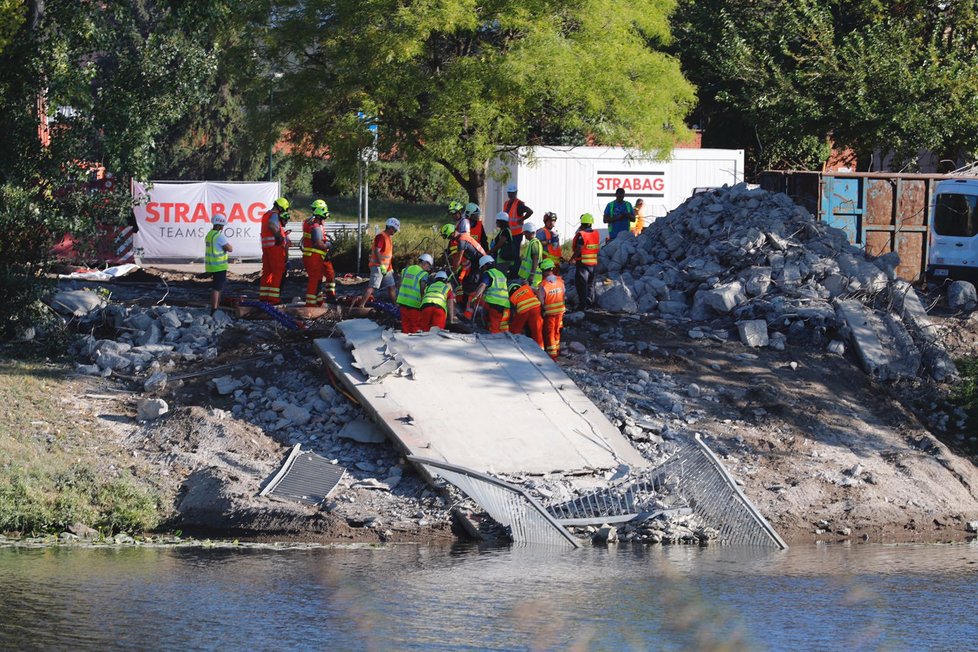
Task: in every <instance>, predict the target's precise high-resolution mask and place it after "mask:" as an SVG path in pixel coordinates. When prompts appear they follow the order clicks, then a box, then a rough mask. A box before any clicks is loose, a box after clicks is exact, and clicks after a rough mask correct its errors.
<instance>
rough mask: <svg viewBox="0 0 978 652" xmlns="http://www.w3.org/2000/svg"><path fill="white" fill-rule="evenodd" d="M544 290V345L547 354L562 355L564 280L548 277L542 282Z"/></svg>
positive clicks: (551, 355) (555, 356)
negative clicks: (561, 334) (561, 331)
mask: <svg viewBox="0 0 978 652" xmlns="http://www.w3.org/2000/svg"><path fill="white" fill-rule="evenodd" d="M540 287H541V288H542V289H543V343H544V345H545V346H544V350H545V351H546V352H547V354H548V355H549V356H550V357H551V358H553V359H554V360H556V359H557V356H558V355H560V330H561V329H562V328H563V327H564V311H565V310H566V308H565V307H564V279H562V278H560V277H559V276H557V275H553V276H548V277H547V278H545V279H543V280H542V281H541V282H540Z"/></svg>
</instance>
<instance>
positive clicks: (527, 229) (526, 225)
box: [523, 222, 537, 233]
mask: <svg viewBox="0 0 978 652" xmlns="http://www.w3.org/2000/svg"><path fill="white" fill-rule="evenodd" d="M536 232H537V227H536V225H534V224H533V222H523V233H536Z"/></svg>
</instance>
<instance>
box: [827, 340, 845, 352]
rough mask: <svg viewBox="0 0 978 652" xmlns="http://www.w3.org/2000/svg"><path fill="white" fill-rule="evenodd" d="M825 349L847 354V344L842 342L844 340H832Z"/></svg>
mask: <svg viewBox="0 0 978 652" xmlns="http://www.w3.org/2000/svg"><path fill="white" fill-rule="evenodd" d="M825 350H826V351H828V352H829V353H834V354H836V355H845V354H846V345H845V343H844V342H842V340H832V341H831V342H829V343H828V346H826V347H825Z"/></svg>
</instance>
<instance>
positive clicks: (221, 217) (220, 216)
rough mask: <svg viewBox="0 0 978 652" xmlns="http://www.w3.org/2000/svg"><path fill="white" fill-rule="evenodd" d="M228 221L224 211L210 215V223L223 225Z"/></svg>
mask: <svg viewBox="0 0 978 652" xmlns="http://www.w3.org/2000/svg"><path fill="white" fill-rule="evenodd" d="M227 223H228V216H227V215H225V214H224V213H214V215H212V216H211V224H213V225H214V226H224V225H226V224H227Z"/></svg>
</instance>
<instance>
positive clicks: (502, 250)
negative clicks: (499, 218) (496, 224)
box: [489, 229, 519, 264]
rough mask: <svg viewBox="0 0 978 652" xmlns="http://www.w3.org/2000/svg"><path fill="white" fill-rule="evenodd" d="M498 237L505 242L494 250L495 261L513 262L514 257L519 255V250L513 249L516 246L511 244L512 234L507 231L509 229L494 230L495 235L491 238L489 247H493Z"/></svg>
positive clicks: (514, 260)
mask: <svg viewBox="0 0 978 652" xmlns="http://www.w3.org/2000/svg"><path fill="white" fill-rule="evenodd" d="M500 238H502V239H503V240H504V241H505V242H504V244H503V245H502V246H500V247H499V249H498V250H496V253H495V254H494V256H495V258H496V262H497V263H505V264H509V263H515V262H516V259H517V258H518V257H519V252H518V251H514V249H516V247H514V246H513V236H512V234H511V233H510V232H509V229H499V231H497V232H496V237H495V238H493V239H492V246H490V247H489V248H490V249H493V248H494V247H495V246H496V243H498V242H499V241H500V240H499V239H500Z"/></svg>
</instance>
